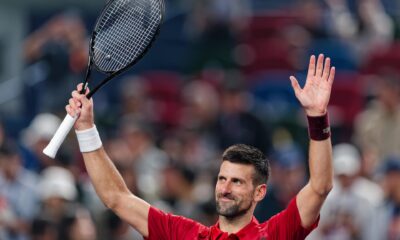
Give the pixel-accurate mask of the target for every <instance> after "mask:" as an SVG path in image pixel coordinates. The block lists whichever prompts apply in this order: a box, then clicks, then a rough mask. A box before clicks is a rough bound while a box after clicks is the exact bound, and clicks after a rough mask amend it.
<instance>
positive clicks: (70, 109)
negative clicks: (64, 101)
mask: <svg viewBox="0 0 400 240" xmlns="http://www.w3.org/2000/svg"><path fill="white" fill-rule="evenodd" d="M65 110H66V111H67V113H68V114H69V115H70V116H72V117H73V116H74V115H75V112H74V111H73V110H72V108H71V106H70V105H67V106H65Z"/></svg>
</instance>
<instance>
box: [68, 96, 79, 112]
mask: <svg viewBox="0 0 400 240" xmlns="http://www.w3.org/2000/svg"><path fill="white" fill-rule="evenodd" d="M68 103H69V106H70V107H71V109H72V110H73V111H76V110H77V109H78V108H79V107H78V105H77V102H76V100H75V99H73V98H70V99H69V101H68Z"/></svg>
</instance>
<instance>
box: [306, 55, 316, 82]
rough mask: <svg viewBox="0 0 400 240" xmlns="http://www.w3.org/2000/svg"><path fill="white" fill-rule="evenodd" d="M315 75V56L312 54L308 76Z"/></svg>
mask: <svg viewBox="0 0 400 240" xmlns="http://www.w3.org/2000/svg"><path fill="white" fill-rule="evenodd" d="M314 75H315V56H314V55H311V57H310V63H309V64H308V74H307V78H308V77H311V76H314Z"/></svg>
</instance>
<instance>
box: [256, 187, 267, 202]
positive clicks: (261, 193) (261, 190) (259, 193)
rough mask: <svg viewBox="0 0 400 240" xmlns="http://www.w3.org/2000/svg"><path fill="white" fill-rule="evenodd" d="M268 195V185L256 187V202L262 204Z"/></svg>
mask: <svg viewBox="0 0 400 240" xmlns="http://www.w3.org/2000/svg"><path fill="white" fill-rule="evenodd" d="M266 194H267V184H260V185H258V186H257V187H256V190H255V192H254V201H256V202H260V201H261V200H263V199H264V197H265V195H266Z"/></svg>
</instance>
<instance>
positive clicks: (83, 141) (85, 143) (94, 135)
mask: <svg viewBox="0 0 400 240" xmlns="http://www.w3.org/2000/svg"><path fill="white" fill-rule="evenodd" d="M75 133H76V137H77V139H78V143H79V149H80V150H81V152H83V153H85V152H92V151H95V150H97V149H99V148H101V146H102V143H101V139H100V136H99V132H98V131H97V128H96V125H94V126H93V127H92V128H89V129H85V130H82V131H78V130H75Z"/></svg>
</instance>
